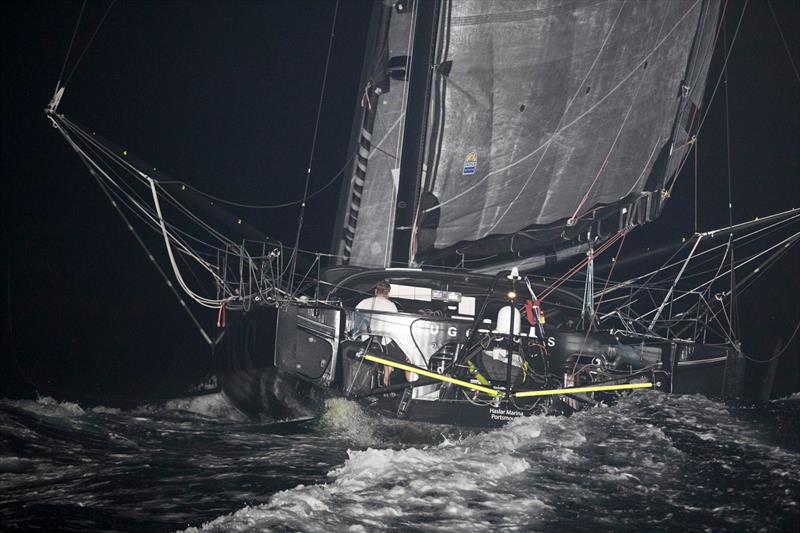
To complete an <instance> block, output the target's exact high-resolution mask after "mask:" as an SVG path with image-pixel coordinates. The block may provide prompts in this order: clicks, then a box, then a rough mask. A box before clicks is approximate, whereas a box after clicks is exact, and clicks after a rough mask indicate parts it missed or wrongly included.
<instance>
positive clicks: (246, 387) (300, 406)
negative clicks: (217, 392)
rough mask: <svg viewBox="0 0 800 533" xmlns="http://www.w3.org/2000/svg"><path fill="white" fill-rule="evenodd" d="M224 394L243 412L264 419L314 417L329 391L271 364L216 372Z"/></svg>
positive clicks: (287, 419)
mask: <svg viewBox="0 0 800 533" xmlns="http://www.w3.org/2000/svg"><path fill="white" fill-rule="evenodd" d="M219 383H220V388H221V389H222V393H223V394H224V395H225V397H226V398H227V399H228V400H229V401H230V402H231V403H232V404H233V405H234V406H235V407H236V408H237V409H238V410H239V411H241V412H242V413H243V414H245V415H247V416H248V417H250V418H252V419H255V420H261V421H266V422H281V421H291V420H298V419H307V418H314V417H317V416H319V415H320V413H321V412H322V410H323V409H324V406H325V399H326V398H327V397H329V396H330V395H331V391H328V390H325V389H323V388H321V387H317V386H315V385H314V384H312V383H309V382H307V381H304V380H301V379H298V378H296V377H294V376H291V375H289V374H287V373H285V372H282V371H281V370H279V369H277V368H275V367H269V368H258V369H250V370H231V371H223V372H220V373H219Z"/></svg>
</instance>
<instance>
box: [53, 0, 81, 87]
mask: <svg viewBox="0 0 800 533" xmlns="http://www.w3.org/2000/svg"><path fill="white" fill-rule="evenodd" d="M85 7H86V0H83V4H81V11H80V13H78V22H76V23H75V29H74V30H72V39H70V40H69V48H67V55H66V56H64V64H63V65H61V72H59V73H58V81H57V82H56V91H58V88H59V87H61V78H62V77H63V76H64V69H66V68H67V61H68V60H69V54H70V53H71V52H72V45H73V44H74V43H75V36H76V35H77V34H78V28H79V27H80V25H81V18H83V10H84V8H85Z"/></svg>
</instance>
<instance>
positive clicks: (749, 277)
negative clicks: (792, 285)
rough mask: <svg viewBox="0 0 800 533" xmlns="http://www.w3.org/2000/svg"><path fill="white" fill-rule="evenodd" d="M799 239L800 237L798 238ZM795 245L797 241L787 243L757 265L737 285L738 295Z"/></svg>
mask: <svg viewBox="0 0 800 533" xmlns="http://www.w3.org/2000/svg"><path fill="white" fill-rule="evenodd" d="M798 237H800V236H798ZM795 244H797V239H795V241H794V242H787V243H786V244H785V245H784V247H783V249H782V250H778V251H777V252H775V254H774V255H772V256H771V257H768V258H767V259H765V260H764V262H762V263H761V264H760V265H758V266H757V267H756V268H755V269H754V270H753V271H752V272H751V273H750V274H748V275H747V276H746V277H745V278H744V279H743V280H741V281H739V282H738V283H737V287H739V286H741V289H740V290H739V292H740V293H742V292H744V291H746V290H747V289H748V288H750V286H751V285H752V284H753V283H755V281H756V280H757V279H758V278H759V277H760V276H761V275H762V274H764V272H766V271H767V269H768V268H770V267H771V266H772V265H771V264H770V263H775V262H777V261H778V259H780V257H781V256H782V255H783V254H785V253H786V252H787V251H788V250H789V249H790V248H791V247H792V246H794V245H795Z"/></svg>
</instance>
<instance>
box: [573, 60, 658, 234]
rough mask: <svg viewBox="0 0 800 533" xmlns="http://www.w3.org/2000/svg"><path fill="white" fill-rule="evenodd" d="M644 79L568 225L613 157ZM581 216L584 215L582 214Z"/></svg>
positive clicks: (576, 215)
mask: <svg viewBox="0 0 800 533" xmlns="http://www.w3.org/2000/svg"><path fill="white" fill-rule="evenodd" d="M642 81H644V76H642V78H641V79H640V80H639V86H638V87H637V88H636V94H634V95H633V98H631V105H629V106H628V111H627V112H626V113H625V117H624V118H623V119H622V124H620V126H619V130H618V131H617V135H616V136H615V137H614V141H613V142H612V143H611V146H610V147H609V148H608V153H607V154H606V157H605V159H604V160H603V164H602V165H600V169H599V170H598V171H597V174H596V175H595V177H594V179H593V180H592V183H590V184H589V188H588V189H586V194H584V195H583V198H582V199H581V201H580V203H579V204H578V207H576V208H575V212H574V213H572V216H571V217H569V220H567V226H570V225H574V224H575V221H576V219H577V218H579V217H578V212H579V211H580V210H581V207H583V204H584V203H586V200H588V199H589V193H590V192H592V189H594V186H595V184H597V180H598V179H599V178H600V175H601V174H602V173H603V171H604V170H605V168H606V165H607V164H608V160H609V159H610V158H611V154H612V152H613V151H614V148H616V146H617V141H619V138H620V136H621V135H622V130H624V129H625V124H626V123H627V122H628V117H630V116H631V111H633V106H634V105H635V104H636V99H637V98H638V97H639V91H640V90H641V88H642ZM581 216H583V215H581ZM570 222H572V224H570Z"/></svg>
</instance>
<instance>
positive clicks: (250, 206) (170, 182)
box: [158, 147, 393, 209]
mask: <svg viewBox="0 0 800 533" xmlns="http://www.w3.org/2000/svg"><path fill="white" fill-rule="evenodd" d="M376 148H377V147H376ZM378 149H379V148H378ZM379 150H380V149H379ZM380 151H382V152H383V150H380ZM386 153H387V155H389V156H390V157H393V156H392V155H391V154H389V153H388V152H386ZM356 154H357V152H354V153H353V154H352V155H351V156H350V157H349V158H348V159H347V161H346V162H345V164H344V166H343V167H342V168H341V169H340V170H339V172H337V173H336V174H335V175H334V176H333V177H332V178H331V179H330V180H329V181H328V182H327V183H326V184H325V185H323V186H322V187H320V188H319V189H317V190H315V191H313V192H311V193H310V194H309V195H308V196H307V198H306V199H311V198H314V197H315V196H317V195H318V194H321V193H322V192H323V191H325V190H326V189H327V188H328V187H330V186H331V185H333V184H334V183H335V182H336V180H338V179H339V178H340V177H341V176H342V175H343V174H344V171H345V170H347V168H348V167H349V165H350V163H352V162H353V159H354V158H355V157H356ZM158 183H159V184H160V185H174V184H178V185H183V186H185V187H186V188H187V189H191V190H192V191H194V192H196V193H197V194H200V195H202V196H205V197H206V198H210V199H212V200H214V201H216V202H220V203H223V204H225V205H231V206H234V207H241V208H244V209H279V208H282V207H290V206H293V205H299V204H301V203H302V202H303V200H292V201H291V202H284V203H280V204H245V203H241V202H234V201H233V200H226V199H224V198H220V197H219V196H214V195H213V194H210V193H207V192H204V191H202V190H200V189H198V188H197V187H194V186H193V185H189V184H188V183H186V182H185V181H180V180H168V181H161V180H158Z"/></svg>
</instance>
